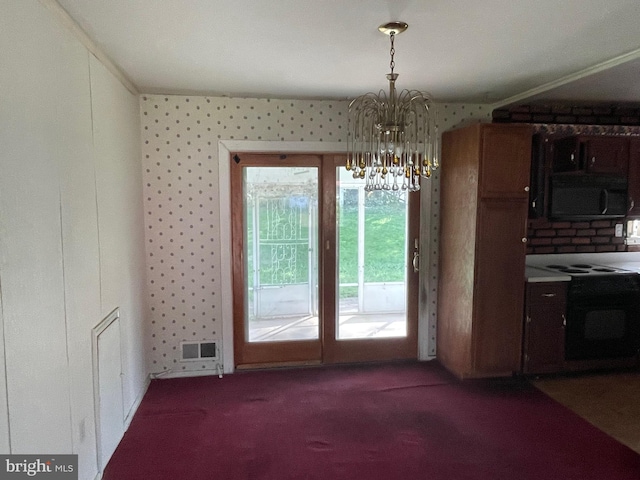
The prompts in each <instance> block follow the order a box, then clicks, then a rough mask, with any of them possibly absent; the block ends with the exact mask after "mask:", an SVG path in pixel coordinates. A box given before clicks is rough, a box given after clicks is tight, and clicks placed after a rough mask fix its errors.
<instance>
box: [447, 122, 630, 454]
mask: <svg viewBox="0 0 640 480" xmlns="http://www.w3.org/2000/svg"><path fill="white" fill-rule="evenodd" d="M442 164H443V168H442V172H441V183H440V190H441V192H440V193H441V197H440V200H441V210H440V238H439V247H440V252H439V255H440V258H439V285H438V286H439V290H438V325H437V326H438V337H437V342H438V354H437V357H438V361H439V362H440V363H441V364H442V365H443V366H445V367H446V368H447V369H448V370H449V371H450V372H452V373H453V374H454V375H456V376H457V377H459V378H461V379H470V378H496V377H513V376H516V377H521V378H526V379H527V380H529V381H530V382H532V383H533V384H534V385H535V386H536V387H538V388H539V389H540V390H542V391H544V392H545V393H546V394H547V395H549V396H550V397H552V398H554V399H555V400H557V401H558V402H560V403H562V404H563V405H565V406H567V407H568V408H570V409H571V410H573V411H574V412H576V413H577V414H578V415H581V416H583V417H584V418H586V419H587V420H588V421H589V422H591V423H593V424H594V425H596V426H597V427H598V428H600V429H602V430H604V431H605V432H607V433H608V434H610V435H612V436H613V437H615V438H616V439H618V440H619V441H620V442H622V443H624V444H626V445H627V446H629V447H630V448H632V449H634V450H636V451H638V452H640V402H638V401H637V399H638V398H640V373H639V368H640V356H639V350H640V236H639V235H638V232H639V229H640V225H639V221H638V219H640V210H639V205H640V129H639V128H638V127H621V126H614V127H607V128H603V127H592V126H579V125H533V124H527V123H521V124H515V123H495V122H494V123H491V124H477V125H472V126H468V127H463V128H460V129H456V130H452V131H449V132H445V133H444V134H443V144H442Z"/></svg>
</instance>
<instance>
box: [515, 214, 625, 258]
mask: <svg viewBox="0 0 640 480" xmlns="http://www.w3.org/2000/svg"><path fill="white" fill-rule="evenodd" d="M621 222H622V220H591V221H577V222H568V221H567V222H563V221H561V222H553V221H551V222H550V221H546V220H529V225H528V226H529V231H528V233H527V237H528V243H527V254H536V253H539V254H542V253H594V252H626V251H627V246H626V245H625V243H624V237H616V236H615V225H616V223H621Z"/></svg>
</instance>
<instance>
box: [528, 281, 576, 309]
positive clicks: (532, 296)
mask: <svg viewBox="0 0 640 480" xmlns="http://www.w3.org/2000/svg"><path fill="white" fill-rule="evenodd" d="M567 283H568V282H543V283H535V284H529V285H528V289H527V295H528V299H527V300H528V301H527V303H529V304H531V303H548V302H554V303H556V302H557V303H565V302H566V301H567Z"/></svg>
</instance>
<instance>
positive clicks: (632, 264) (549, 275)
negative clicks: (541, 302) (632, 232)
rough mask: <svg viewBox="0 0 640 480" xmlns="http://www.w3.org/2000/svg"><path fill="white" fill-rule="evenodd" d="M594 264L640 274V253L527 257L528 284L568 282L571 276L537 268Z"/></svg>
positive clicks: (526, 272) (526, 275) (526, 273)
mask: <svg viewBox="0 0 640 480" xmlns="http://www.w3.org/2000/svg"><path fill="white" fill-rule="evenodd" d="M576 263H594V264H597V265H602V266H606V267H615V268H621V269H623V270H629V271H631V272H636V273H640V252H607V253H569V254H549V255H527V264H526V271H525V277H526V279H527V282H567V281H569V280H571V276H570V275H567V274H564V273H560V272H558V273H556V272H551V271H547V270H543V269H540V268H536V267H544V266H546V265H550V264H567V265H571V264H576Z"/></svg>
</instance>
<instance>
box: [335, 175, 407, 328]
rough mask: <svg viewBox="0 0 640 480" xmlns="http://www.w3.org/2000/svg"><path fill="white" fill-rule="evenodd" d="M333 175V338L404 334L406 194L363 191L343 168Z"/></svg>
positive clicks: (362, 184)
mask: <svg viewBox="0 0 640 480" xmlns="http://www.w3.org/2000/svg"><path fill="white" fill-rule="evenodd" d="M337 177H338V178H339V182H338V187H337V193H336V195H337V198H336V218H337V222H338V225H337V231H338V255H337V257H338V298H339V306H338V316H337V317H338V318H337V322H338V324H337V326H336V330H337V338H338V339H339V340H344V339H354V338H388V337H404V336H406V335H407V315H406V270H407V269H406V267H407V265H406V259H407V243H408V242H407V212H408V196H407V195H408V193H407V192H406V191H403V190H396V191H394V190H374V191H371V192H365V190H364V182H363V181H362V180H359V179H358V180H354V179H353V178H352V176H351V174H350V173H349V172H347V171H346V170H345V169H344V168H343V167H339V168H338V169H337Z"/></svg>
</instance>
